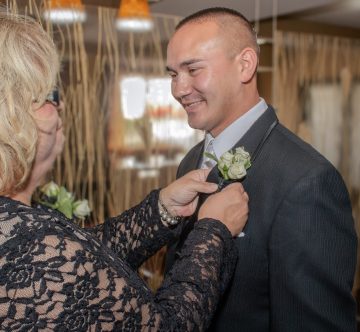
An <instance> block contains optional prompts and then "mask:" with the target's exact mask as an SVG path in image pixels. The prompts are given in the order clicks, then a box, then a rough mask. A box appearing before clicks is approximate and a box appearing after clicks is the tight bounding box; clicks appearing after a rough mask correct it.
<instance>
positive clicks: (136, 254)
mask: <svg viewBox="0 0 360 332" xmlns="http://www.w3.org/2000/svg"><path fill="white" fill-rule="evenodd" d="M158 197H159V191H158V190H156V191H152V192H151V193H150V194H149V195H148V196H147V197H146V198H145V199H144V200H143V201H142V202H141V203H140V204H138V205H136V206H134V207H133V208H131V209H129V210H127V211H125V212H123V213H122V214H121V215H119V216H117V217H114V218H109V219H107V220H106V221H105V223H104V224H102V225H99V226H97V227H96V228H95V229H93V232H94V234H95V235H96V236H97V237H98V238H99V239H100V240H101V241H102V242H103V243H104V244H105V245H106V246H107V247H109V248H110V249H111V250H112V251H113V252H115V253H116V254H118V255H119V257H121V258H122V259H124V260H126V261H127V262H128V263H129V264H130V265H131V266H132V267H133V268H134V269H136V268H138V267H139V266H140V265H141V264H142V263H143V262H144V261H145V260H146V259H147V258H148V257H150V256H152V255H153V254H154V253H155V252H156V251H157V250H158V249H160V248H161V247H163V246H164V245H165V244H166V243H167V242H168V241H169V240H170V239H171V237H172V236H173V235H172V232H171V231H170V229H169V228H168V227H166V226H164V225H163V224H162V222H161V221H160V216H159V211H158V204H157V202H158Z"/></svg>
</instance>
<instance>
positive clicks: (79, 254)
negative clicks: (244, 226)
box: [0, 191, 236, 332]
mask: <svg viewBox="0 0 360 332" xmlns="http://www.w3.org/2000/svg"><path fill="white" fill-rule="evenodd" d="M157 199H158V191H154V192H152V193H150V195H149V196H148V197H147V198H146V199H145V200H144V201H143V202H141V203H140V204H139V205H137V206H136V207H134V208H132V209H130V210H128V211H126V212H124V213H123V214H121V215H120V216H118V217H115V218H111V219H108V220H107V221H106V222H105V223H104V224H102V225H99V226H97V227H96V228H93V229H88V230H85V229H81V228H79V227H78V226H76V225H75V224H74V223H72V222H71V221H69V220H68V219H66V218H65V217H64V216H63V215H62V214H61V213H59V212H57V211H53V210H51V209H48V208H45V207H36V208H35V207H29V206H26V205H23V204H22V203H20V202H17V201H14V200H11V199H9V198H5V197H0V327H1V328H0V330H1V331H11V332H13V331H198V330H203V329H205V328H206V327H207V326H208V324H209V321H210V319H211V316H212V313H213V311H214V308H215V306H216V304H217V302H218V298H219V296H220V295H221V293H222V292H223V291H224V289H225V287H226V285H227V283H228V281H229V278H230V277H231V276H232V272H233V268H234V266H235V260H236V253H235V250H234V246H233V241H232V239H231V234H230V233H229V231H228V230H227V229H226V228H225V226H223V225H222V224H221V223H220V222H218V221H215V220H211V219H206V220H202V221H199V222H197V223H196V226H195V229H194V231H193V232H192V234H191V235H190V236H189V238H188V239H187V241H186V244H185V246H184V249H183V251H182V253H181V256H180V258H179V259H178V260H177V263H176V264H175V266H174V268H173V269H172V271H171V272H170V273H169V274H168V275H167V277H166V278H165V280H164V283H163V285H162V287H161V288H160V289H159V290H158V292H157V293H156V294H153V293H152V292H151V291H150V290H149V288H148V287H147V286H146V284H145V283H144V282H143V281H142V279H141V278H140V277H139V276H138V275H137V274H136V272H134V269H136V268H138V267H139V265H140V264H141V263H142V262H143V261H144V260H145V259H146V258H148V257H150V256H151V255H152V254H153V253H154V252H156V251H157V250H158V249H159V248H161V247H162V246H163V245H164V244H166V243H167V241H169V240H170V239H171V238H172V232H171V230H169V229H168V228H167V227H165V226H164V225H163V224H162V223H161V221H160V218H159V211H158V207H157Z"/></svg>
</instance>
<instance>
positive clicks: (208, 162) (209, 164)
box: [201, 138, 216, 168]
mask: <svg viewBox="0 0 360 332" xmlns="http://www.w3.org/2000/svg"><path fill="white" fill-rule="evenodd" d="M213 141H214V139H213V138H212V139H211V140H210V141H209V142H208V144H207V145H206V146H205V149H204V152H207V153H211V154H212V155H215V151H214V147H213ZM215 165H216V161H215V160H213V159H211V158H209V157H207V156H205V155H204V156H203V160H202V163H201V168H213V167H214V166H215Z"/></svg>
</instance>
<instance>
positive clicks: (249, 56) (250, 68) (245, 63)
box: [236, 47, 258, 83]
mask: <svg viewBox="0 0 360 332" xmlns="http://www.w3.org/2000/svg"><path fill="white" fill-rule="evenodd" d="M236 62H237V63H238V69H239V78H240V81H241V82H242V83H247V82H249V81H250V80H251V79H252V78H253V77H254V74H255V72H256V68H257V65H258V56H257V54H256V52H255V51H254V50H253V49H252V48H251V47H245V48H244V49H243V50H242V51H241V52H240V53H239V54H238V55H236Z"/></svg>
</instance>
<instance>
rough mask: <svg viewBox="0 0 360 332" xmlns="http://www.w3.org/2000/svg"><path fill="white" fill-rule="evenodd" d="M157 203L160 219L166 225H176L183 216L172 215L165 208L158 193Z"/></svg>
mask: <svg viewBox="0 0 360 332" xmlns="http://www.w3.org/2000/svg"><path fill="white" fill-rule="evenodd" d="M158 205H159V213H160V219H161V221H162V222H163V223H165V224H166V225H168V226H175V225H177V224H178V223H179V222H180V221H181V220H182V219H183V218H182V217H180V216H176V217H174V216H173V215H172V214H171V213H170V212H169V211H168V209H167V208H166V206H165V205H164V203H163V202H162V201H161V199H160V195H159V200H158Z"/></svg>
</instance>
